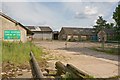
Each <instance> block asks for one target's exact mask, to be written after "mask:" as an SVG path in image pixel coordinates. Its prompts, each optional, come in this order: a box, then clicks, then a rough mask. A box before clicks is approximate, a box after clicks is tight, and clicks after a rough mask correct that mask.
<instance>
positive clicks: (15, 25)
mask: <svg viewBox="0 0 120 80" xmlns="http://www.w3.org/2000/svg"><path fill="white" fill-rule="evenodd" d="M0 20H1V29H0V32H1V33H0V39H1V40H3V41H22V42H26V41H27V37H28V36H29V35H32V32H31V31H30V30H28V29H27V28H26V27H24V26H23V25H22V24H21V23H19V22H17V21H16V20H14V19H12V18H10V17H9V16H7V15H5V14H3V13H0Z"/></svg>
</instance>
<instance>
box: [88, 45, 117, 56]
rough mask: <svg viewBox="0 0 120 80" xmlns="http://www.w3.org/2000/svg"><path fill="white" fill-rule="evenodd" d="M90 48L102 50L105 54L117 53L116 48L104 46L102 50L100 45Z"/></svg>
mask: <svg viewBox="0 0 120 80" xmlns="http://www.w3.org/2000/svg"><path fill="white" fill-rule="evenodd" d="M90 49H91V50H95V51H99V52H104V53H106V54H111V55H119V54H118V48H105V49H104V50H103V49H102V48H101V47H97V48H95V47H93V48H90Z"/></svg>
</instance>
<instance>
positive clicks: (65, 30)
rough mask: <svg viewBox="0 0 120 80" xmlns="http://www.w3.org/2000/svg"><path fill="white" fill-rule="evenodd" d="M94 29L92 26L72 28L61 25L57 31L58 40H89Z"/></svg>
mask: <svg viewBox="0 0 120 80" xmlns="http://www.w3.org/2000/svg"><path fill="white" fill-rule="evenodd" d="M93 32H94V30H93V29H92V28H72V27H62V29H61V31H60V33H59V40H69V41H80V40H90V39H91V36H93V35H94V34H93Z"/></svg>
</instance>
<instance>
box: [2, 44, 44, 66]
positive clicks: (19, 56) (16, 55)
mask: <svg viewBox="0 0 120 80" xmlns="http://www.w3.org/2000/svg"><path fill="white" fill-rule="evenodd" d="M30 51H33V53H34V55H35V57H36V59H37V60H41V57H40V56H41V55H42V53H43V52H42V49H41V48H38V47H37V46H35V45H34V44H32V43H31V42H27V43H21V42H20V43H17V42H2V61H3V62H8V61H10V62H13V63H15V64H27V63H28V64H29V53H30Z"/></svg>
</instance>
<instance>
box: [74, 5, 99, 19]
mask: <svg viewBox="0 0 120 80" xmlns="http://www.w3.org/2000/svg"><path fill="white" fill-rule="evenodd" d="M97 13H98V11H97V7H90V6H85V8H84V10H83V11H82V12H76V13H75V18H77V19H85V18H86V19H87V18H91V17H95V16H96V15H97Z"/></svg>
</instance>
